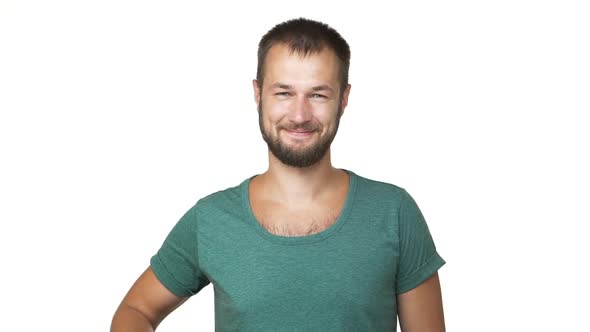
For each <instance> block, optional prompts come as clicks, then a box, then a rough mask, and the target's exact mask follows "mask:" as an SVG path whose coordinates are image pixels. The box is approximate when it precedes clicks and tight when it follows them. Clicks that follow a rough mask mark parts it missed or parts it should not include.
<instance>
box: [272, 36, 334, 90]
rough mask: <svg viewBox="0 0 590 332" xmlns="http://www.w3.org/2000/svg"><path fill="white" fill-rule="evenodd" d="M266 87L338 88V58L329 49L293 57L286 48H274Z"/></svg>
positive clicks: (281, 46) (281, 45)
mask: <svg viewBox="0 0 590 332" xmlns="http://www.w3.org/2000/svg"><path fill="white" fill-rule="evenodd" d="M264 69H265V78H264V85H265V86H270V85H272V84H273V83H276V82H277V81H278V82H283V83H286V84H290V85H295V86H296V85H302V86H307V85H318V84H328V85H331V86H332V87H334V88H336V87H337V83H338V74H339V73H338V69H339V63H338V57H337V56H336V54H335V53H334V51H332V50H331V49H329V48H326V47H324V48H323V49H322V50H321V51H320V52H319V53H312V54H307V55H305V56H304V55H303V54H299V53H297V52H294V53H291V52H290V50H289V47H288V46H287V45H286V44H276V45H273V46H272V47H271V48H270V50H269V51H268V54H267V56H266V61H265V68H264Z"/></svg>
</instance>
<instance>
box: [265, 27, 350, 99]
mask: <svg viewBox="0 0 590 332" xmlns="http://www.w3.org/2000/svg"><path fill="white" fill-rule="evenodd" d="M278 43H284V44H286V45H287V46H288V47H289V51H290V52H291V53H293V52H297V53H299V54H302V55H303V56H306V55H308V54H313V53H319V52H320V51H321V50H322V49H323V48H324V47H328V48H329V49H331V50H332V51H334V53H336V56H337V57H338V60H339V62H340V70H339V76H340V97H341V98H342V95H343V92H344V89H346V86H347V85H348V68H349V67H350V47H349V46H348V43H347V42H346V40H344V38H342V36H340V34H339V33H338V32H337V31H336V30H334V29H333V28H332V27H330V26H329V25H327V24H325V23H322V22H318V21H314V20H310V19H306V18H303V17H300V18H296V19H291V20H288V21H285V22H282V23H279V24H277V25H275V26H274V27H273V28H272V29H270V30H269V31H268V32H267V33H266V34H265V35H264V36H263V37H262V39H261V40H260V43H259V44H258V68H257V70H256V80H257V81H258V87H259V88H260V91H262V85H263V80H264V61H265V60H266V56H267V54H268V51H269V50H270V49H271V47H272V46H273V45H275V44H278Z"/></svg>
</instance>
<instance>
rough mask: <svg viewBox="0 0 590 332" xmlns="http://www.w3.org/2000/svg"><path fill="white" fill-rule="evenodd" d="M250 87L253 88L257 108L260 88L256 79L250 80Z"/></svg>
mask: <svg viewBox="0 0 590 332" xmlns="http://www.w3.org/2000/svg"><path fill="white" fill-rule="evenodd" d="M252 87H253V88H254V101H255V102H256V108H258V105H260V89H259V88H258V81H257V80H255V79H254V80H252Z"/></svg>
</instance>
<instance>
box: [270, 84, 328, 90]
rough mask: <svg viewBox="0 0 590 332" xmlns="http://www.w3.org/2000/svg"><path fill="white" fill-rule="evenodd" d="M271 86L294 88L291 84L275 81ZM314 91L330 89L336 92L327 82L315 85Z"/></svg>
mask: <svg viewBox="0 0 590 332" xmlns="http://www.w3.org/2000/svg"><path fill="white" fill-rule="evenodd" d="M270 87H271V88H279V89H285V90H290V89H291V88H292V86H290V85H289V84H284V83H280V82H277V83H274V84H273V85H271V86H270ZM311 89H312V90H313V91H322V90H328V91H332V92H334V89H332V88H331V87H330V86H329V85H327V84H322V85H318V86H314V87H312V88H311Z"/></svg>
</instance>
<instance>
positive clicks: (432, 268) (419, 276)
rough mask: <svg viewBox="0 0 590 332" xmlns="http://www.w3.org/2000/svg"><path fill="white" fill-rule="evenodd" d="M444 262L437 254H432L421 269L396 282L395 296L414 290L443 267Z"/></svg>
mask: <svg viewBox="0 0 590 332" xmlns="http://www.w3.org/2000/svg"><path fill="white" fill-rule="evenodd" d="M445 263H446V262H445V260H444V259H443V258H442V257H441V256H440V255H439V254H438V252H436V251H435V252H434V254H433V255H432V256H431V257H430V258H429V259H428V261H426V263H425V264H424V265H422V267H421V268H420V269H419V270H418V271H416V272H414V273H412V274H411V275H409V276H407V277H404V278H402V279H400V280H399V281H398V282H397V285H398V286H397V290H396V294H401V293H405V292H407V291H409V290H411V289H414V288H415V287H417V286H418V285H420V284H421V283H422V282H424V281H425V280H426V279H428V278H429V277H430V276H431V275H432V274H433V273H434V272H436V271H437V270H438V269H440V268H441V267H442V266H443V265H445Z"/></svg>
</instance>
